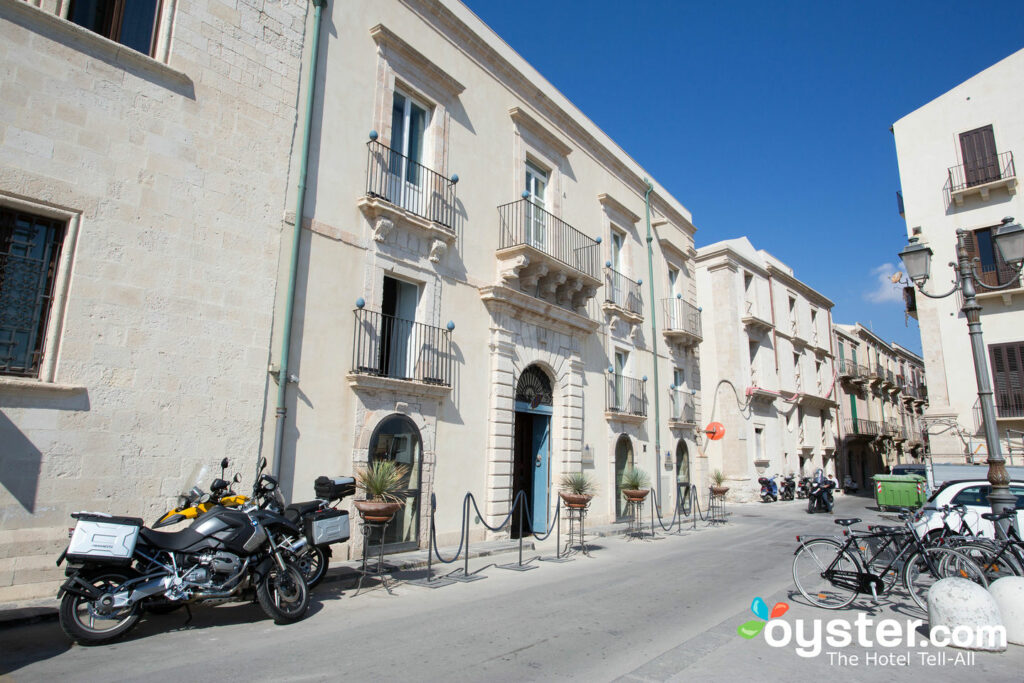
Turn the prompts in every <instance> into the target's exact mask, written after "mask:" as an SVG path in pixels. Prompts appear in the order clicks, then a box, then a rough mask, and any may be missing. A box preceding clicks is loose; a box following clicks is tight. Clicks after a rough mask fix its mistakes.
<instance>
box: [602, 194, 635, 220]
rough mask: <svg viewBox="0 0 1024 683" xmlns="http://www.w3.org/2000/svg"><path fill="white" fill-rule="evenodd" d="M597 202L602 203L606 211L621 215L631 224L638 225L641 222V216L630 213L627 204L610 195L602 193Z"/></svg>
mask: <svg viewBox="0 0 1024 683" xmlns="http://www.w3.org/2000/svg"><path fill="white" fill-rule="evenodd" d="M597 201H599V202H601V206H603V207H604V208H605V209H608V210H609V211H614V212H616V213H618V214H621V215H622V217H623V218H625V219H627V220H628V221H629V222H630V223H637V222H639V221H640V216H637V215H636V214H635V213H633V212H632V211H630V210H629V209H628V208H626V205H625V204H623V203H622V202H620V201H619V200H618V199H616V198H615V197H612V196H611V195H610V194H608V193H601V194H599V195H597Z"/></svg>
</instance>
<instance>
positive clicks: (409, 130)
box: [388, 90, 430, 216]
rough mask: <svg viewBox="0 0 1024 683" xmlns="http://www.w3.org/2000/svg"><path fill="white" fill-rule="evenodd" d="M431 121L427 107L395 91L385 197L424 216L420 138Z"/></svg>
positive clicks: (421, 138)
mask: <svg viewBox="0 0 1024 683" xmlns="http://www.w3.org/2000/svg"><path fill="white" fill-rule="evenodd" d="M429 121H430V114H429V112H428V109H427V107H425V106H423V105H421V104H419V103H418V102H415V101H414V100H413V99H412V98H411V97H409V96H408V95H404V94H402V93H400V92H398V91H397V90H396V91H395V96H394V100H393V103H392V107H391V148H392V150H393V151H392V154H391V161H390V163H389V164H388V172H389V187H388V194H389V196H388V200H389V201H390V202H391V203H392V204H396V205H397V206H401V207H402V208H403V209H407V210H409V211H411V212H413V213H415V214H418V215H420V216H426V215H427V212H426V208H427V207H426V206H425V205H424V204H425V197H426V193H425V191H424V181H425V177H424V176H425V173H424V169H423V167H422V163H423V139H424V135H425V132H426V129H427V124H428V123H429Z"/></svg>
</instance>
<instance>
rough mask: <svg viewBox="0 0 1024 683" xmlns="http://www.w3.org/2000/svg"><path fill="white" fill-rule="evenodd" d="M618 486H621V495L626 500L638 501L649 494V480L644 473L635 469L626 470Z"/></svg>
mask: <svg viewBox="0 0 1024 683" xmlns="http://www.w3.org/2000/svg"><path fill="white" fill-rule="evenodd" d="M619 484H620V485H621V486H622V495H624V496H625V497H626V500H630V501H640V500H643V499H644V498H646V497H647V494H648V493H650V492H651V478H650V477H649V476H648V475H647V473H646V472H644V471H643V470H641V469H639V468H636V467H628V468H626V470H625V471H624V472H623V473H622V478H621V479H620V480H619Z"/></svg>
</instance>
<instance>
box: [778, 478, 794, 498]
mask: <svg viewBox="0 0 1024 683" xmlns="http://www.w3.org/2000/svg"><path fill="white" fill-rule="evenodd" d="M795 497H796V481H795V479H794V476H793V475H792V474H790V475H788V476H787V477H786V478H785V479H783V480H782V489H781V491H780V492H779V498H781V499H782V500H793V499H794V498H795Z"/></svg>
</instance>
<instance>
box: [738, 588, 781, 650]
mask: <svg viewBox="0 0 1024 683" xmlns="http://www.w3.org/2000/svg"><path fill="white" fill-rule="evenodd" d="M788 610H789V604H788V603H785V602H777V603H775V606H774V607H772V608H771V610H769V609H768V603H766V602H765V601H764V598H754V601H753V602H752V603H750V611H751V612H753V613H754V616H755V617H757V619H751V620H750V621H747V622H744V623H742V624H740V625H739V626H737V627H736V633H739V634H740V635H741V636H743V637H744V638H746V639H747V640H750V639H751V638H754V637H755V636H757V634H758V633H760V632H761V630H762V629H764V626H765V624H766V623H768V621H770V620H771V619H776V618H778V617H781V616H782V615H783V614H785V613H786V612H787V611H788Z"/></svg>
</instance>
